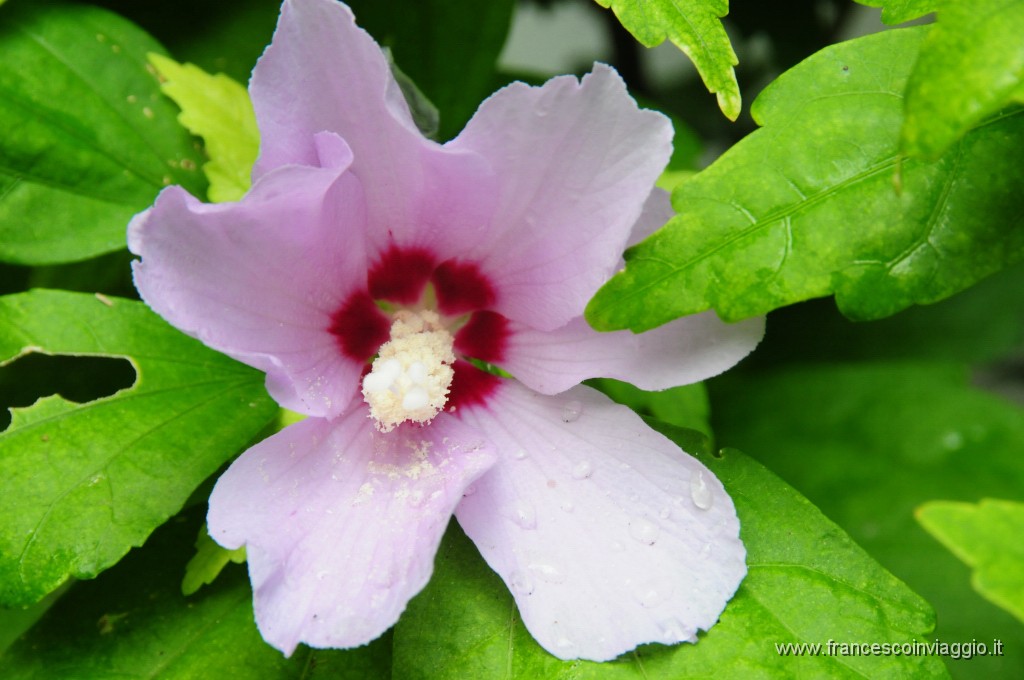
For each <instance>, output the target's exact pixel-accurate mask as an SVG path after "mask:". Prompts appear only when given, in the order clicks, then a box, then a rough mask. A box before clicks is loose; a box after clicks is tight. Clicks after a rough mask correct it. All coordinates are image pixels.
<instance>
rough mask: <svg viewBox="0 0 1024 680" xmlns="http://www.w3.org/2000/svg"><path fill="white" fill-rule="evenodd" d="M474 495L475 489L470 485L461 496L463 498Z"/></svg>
mask: <svg viewBox="0 0 1024 680" xmlns="http://www.w3.org/2000/svg"><path fill="white" fill-rule="evenodd" d="M475 493H476V487H475V486H473V485H472V484H470V485H469V486H467V487H466V490H465V491H463V492H462V495H463V496H472V495H473V494H475Z"/></svg>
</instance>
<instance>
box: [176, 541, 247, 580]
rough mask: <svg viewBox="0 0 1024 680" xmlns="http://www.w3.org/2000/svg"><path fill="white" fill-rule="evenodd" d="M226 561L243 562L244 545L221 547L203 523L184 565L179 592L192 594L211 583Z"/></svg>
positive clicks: (226, 563)
mask: <svg viewBox="0 0 1024 680" xmlns="http://www.w3.org/2000/svg"><path fill="white" fill-rule="evenodd" d="M228 562H234V563H235V564H242V563H243V562H245V546H244V545H243V546H242V547H241V548H236V549H234V550H228V549H227V548H222V547H221V546H220V545H219V544H218V543H217V542H216V541H214V540H213V539H212V538H210V534H209V532H208V531H207V529H206V524H203V526H202V528H200V530H199V536H197V537H196V554H195V555H193V556H192V559H190V560H189V561H188V564H186V565H185V578H184V579H183V580H182V582H181V592H182V593H183V594H185V595H192V594H193V593H195V592H196V591H197V590H199V589H200V588H202V587H203V586H205V585H209V584H210V583H213V581H214V579H216V578H217V577H218V576H219V575H220V573H221V572H222V571H223V570H224V567H226V566H228Z"/></svg>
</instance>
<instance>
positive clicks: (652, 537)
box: [629, 517, 661, 545]
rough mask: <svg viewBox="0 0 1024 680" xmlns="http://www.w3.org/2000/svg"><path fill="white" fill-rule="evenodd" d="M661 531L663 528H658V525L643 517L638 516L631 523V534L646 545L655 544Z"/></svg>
mask: <svg viewBox="0 0 1024 680" xmlns="http://www.w3.org/2000/svg"><path fill="white" fill-rule="evenodd" d="M659 533H661V529H659V528H658V525H657V524H654V523H653V522H651V521H649V520H646V519H644V518H643V517H638V518H636V519H634V520H633V521H632V522H630V523H629V535H630V536H632V537H633V538H634V539H636V540H637V541H640V542H641V543H643V544H645V545H654V544H655V542H657V540H658V534H659Z"/></svg>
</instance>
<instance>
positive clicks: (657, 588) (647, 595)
mask: <svg viewBox="0 0 1024 680" xmlns="http://www.w3.org/2000/svg"><path fill="white" fill-rule="evenodd" d="M633 596H634V597H636V600H637V602H639V603H640V605H641V606H643V607H645V608H647V609H652V608H654V607H657V606H658V605H660V604H664V603H665V602H667V601H668V600H669V599H670V598H671V597H672V582H671V581H668V580H666V579H660V580H654V581H648V582H646V583H644V584H643V585H641V586H640V587H638V588H636V589H635V590H634V591H633Z"/></svg>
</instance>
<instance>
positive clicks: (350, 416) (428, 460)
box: [207, 405, 495, 655]
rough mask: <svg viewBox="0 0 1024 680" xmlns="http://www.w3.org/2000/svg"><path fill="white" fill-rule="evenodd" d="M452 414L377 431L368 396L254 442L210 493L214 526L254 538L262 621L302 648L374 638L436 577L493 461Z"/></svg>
mask: <svg viewBox="0 0 1024 680" xmlns="http://www.w3.org/2000/svg"><path fill="white" fill-rule="evenodd" d="M494 460H495V456H494V454H493V453H492V452H491V450H490V449H489V448H488V445H487V444H486V443H485V442H484V440H483V439H482V438H481V437H480V436H479V435H478V434H477V433H476V432H475V431H473V430H472V429H471V428H470V427H467V426H466V425H464V424H462V423H460V422H459V421H458V420H457V419H455V418H454V417H451V416H448V415H447V414H442V415H440V416H438V418H437V419H435V421H434V423H433V424H431V426H430V427H427V428H420V427H412V426H403V427H401V428H399V429H398V430H395V431H394V432H391V433H389V434H388V435H381V434H380V433H378V432H377V431H376V430H375V429H374V427H373V424H372V421H371V420H370V419H369V418H367V414H366V410H365V408H363V407H362V405H359V406H356V407H355V408H353V409H351V410H350V411H348V412H347V413H346V414H345V415H344V416H342V417H341V418H339V419H337V420H335V421H326V420H323V419H319V418H310V419H307V420H304V421H302V422H299V423H297V424H295V425H291V426H289V427H288V428H286V429H284V430H282V431H281V432H279V433H277V434H275V435H273V436H272V437H270V438H269V439H266V440H264V441H263V442H261V443H259V444H257V445H256V446H254V447H252V448H251V449H249V450H248V451H246V452H245V453H244V454H242V456H241V457H240V458H239V459H238V460H237V461H235V462H234V463H233V464H232V466H231V467H230V468H229V469H228V471H227V472H226V473H224V475H223V476H222V477H221V478H220V480H219V481H218V482H217V485H216V487H215V488H214V490H213V493H212V495H211V496H210V510H209V515H208V518H207V519H208V523H209V531H210V536H211V537H212V538H214V540H216V541H218V542H219V543H221V544H222V545H224V546H226V547H229V548H237V547H239V546H241V545H245V546H246V548H247V555H248V562H249V573H250V577H251V579H252V584H253V591H254V600H255V612H256V621H257V624H258V626H259V629H260V632H261V634H262V635H263V637H264V639H265V640H267V642H269V643H270V644H272V645H273V646H275V647H277V648H278V649H280V650H282V651H283V652H284V653H285V654H286V655H291V653H292V652H293V651H294V650H295V648H296V646H297V645H298V644H299V643H300V642H304V643H306V644H308V645H310V646H312V647H342V648H347V647H356V646H359V645H363V644H366V643H368V642H370V641H372V640H374V639H376V638H377V637H379V636H380V635H381V634H382V633H384V631H386V630H387V629H388V628H389V627H391V626H392V625H393V624H394V623H395V621H397V620H398V617H399V615H400V614H401V612H402V611H403V610H404V609H405V606H406V604H407V603H408V601H409V599H410V598H412V597H413V596H414V595H415V594H416V593H418V592H419V591H420V590H421V589H422V588H423V586H425V585H426V583H427V581H428V580H429V578H430V574H431V573H432V571H433V563H434V555H435V553H436V552H437V548H438V545H439V544H440V541H441V537H442V536H443V534H444V531H445V528H446V527H447V525H448V520H449V518H450V517H451V514H452V511H453V510H454V508H455V506H456V504H457V503H458V502H459V501H460V500H461V498H462V495H463V492H464V490H465V489H466V487H467V486H469V484H471V483H472V482H473V481H474V480H475V479H476V478H477V477H478V476H479V475H480V474H482V473H483V472H484V471H485V470H487V469H488V468H489V467H490V466H491V465H492V464H493V462H494Z"/></svg>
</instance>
